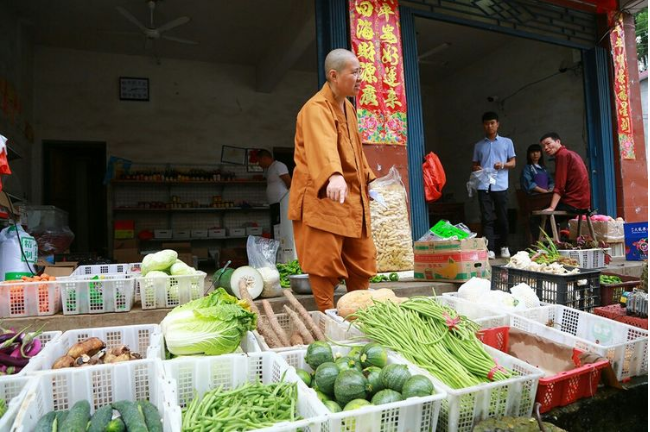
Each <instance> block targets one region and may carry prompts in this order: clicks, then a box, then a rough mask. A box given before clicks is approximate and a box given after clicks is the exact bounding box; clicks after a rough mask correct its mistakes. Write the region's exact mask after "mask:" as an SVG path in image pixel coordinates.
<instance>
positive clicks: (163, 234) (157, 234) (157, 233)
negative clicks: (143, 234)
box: [153, 230, 173, 239]
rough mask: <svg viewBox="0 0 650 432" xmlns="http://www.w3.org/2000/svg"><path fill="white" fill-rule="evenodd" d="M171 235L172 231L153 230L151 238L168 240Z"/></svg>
mask: <svg viewBox="0 0 650 432" xmlns="http://www.w3.org/2000/svg"><path fill="white" fill-rule="evenodd" d="M172 234H173V232H172V230H153V236H154V238H157V239H170V238H172Z"/></svg>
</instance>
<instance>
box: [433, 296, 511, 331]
mask: <svg viewBox="0 0 650 432" xmlns="http://www.w3.org/2000/svg"><path fill="white" fill-rule="evenodd" d="M454 294H456V293H454ZM436 299H437V300H438V302H439V303H440V304H442V305H445V306H449V307H450V308H452V309H454V310H455V311H456V312H458V313H459V314H460V315H464V316H466V317H467V318H469V319H470V320H472V321H474V322H475V323H477V324H479V325H480V326H481V328H482V329H488V328H493V327H502V326H506V325H509V324H510V317H509V316H508V314H506V313H505V312H503V311H499V310H496V309H491V308H488V307H485V306H483V305H481V304H478V303H474V302H471V301H469V300H465V299H462V298H460V297H458V296H445V295H442V296H438V297H436Z"/></svg>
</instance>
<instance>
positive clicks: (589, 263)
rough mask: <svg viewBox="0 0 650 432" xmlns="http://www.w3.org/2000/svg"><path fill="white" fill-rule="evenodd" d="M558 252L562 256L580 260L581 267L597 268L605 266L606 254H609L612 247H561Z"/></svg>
mask: <svg viewBox="0 0 650 432" xmlns="http://www.w3.org/2000/svg"><path fill="white" fill-rule="evenodd" d="M558 252H559V253H560V255H562V256H565V257H569V258H573V259H574V260H576V261H578V262H579V263H580V265H579V266H578V267H580V268H585V269H596V268H603V267H605V254H609V252H610V249H609V248H605V249H601V248H596V249H560V250H558Z"/></svg>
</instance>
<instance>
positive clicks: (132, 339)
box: [30, 324, 164, 372]
mask: <svg viewBox="0 0 650 432" xmlns="http://www.w3.org/2000/svg"><path fill="white" fill-rule="evenodd" d="M91 337H98V338H99V339H101V340H103V341H104V343H106V347H107V348H112V347H116V346H119V345H126V346H127V347H129V349H130V350H131V352H133V353H138V354H140V355H141V356H142V358H143V359H145V358H146V359H162V358H163V355H164V352H163V342H162V332H161V330H160V326H159V325H158V324H139V325H132V326H119V327H99V328H92V329H80V330H68V331H66V332H65V333H63V334H62V335H61V336H60V337H59V338H58V339H56V340H55V341H54V342H53V343H50V344H48V345H47V347H46V348H45V349H44V350H43V355H42V356H40V357H39V358H38V361H37V362H35V364H34V367H33V368H32V369H30V372H34V371H43V370H49V369H51V368H52V365H53V364H54V362H55V361H56V360H57V359H58V358H59V357H61V356H64V355H65V354H66V353H67V352H68V350H69V349H70V348H71V347H72V346H73V345H74V344H76V343H77V342H81V341H83V340H85V339H88V338H91ZM35 358H36V357H35ZM133 361H136V360H130V361H129V363H130V362H133ZM30 363H31V362H30ZM86 367H90V366H86ZM93 367H98V366H93Z"/></svg>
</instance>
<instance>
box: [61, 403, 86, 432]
mask: <svg viewBox="0 0 650 432" xmlns="http://www.w3.org/2000/svg"><path fill="white" fill-rule="evenodd" d="M89 421H90V403H88V401H86V400H81V401H79V402H77V403H76V404H74V405H73V406H72V408H71V409H70V411H69V412H68V416H67V417H66V418H65V420H64V421H63V422H62V423H58V422H57V423H58V426H57V429H58V430H60V431H65V432H86V426H88V422H89Z"/></svg>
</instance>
